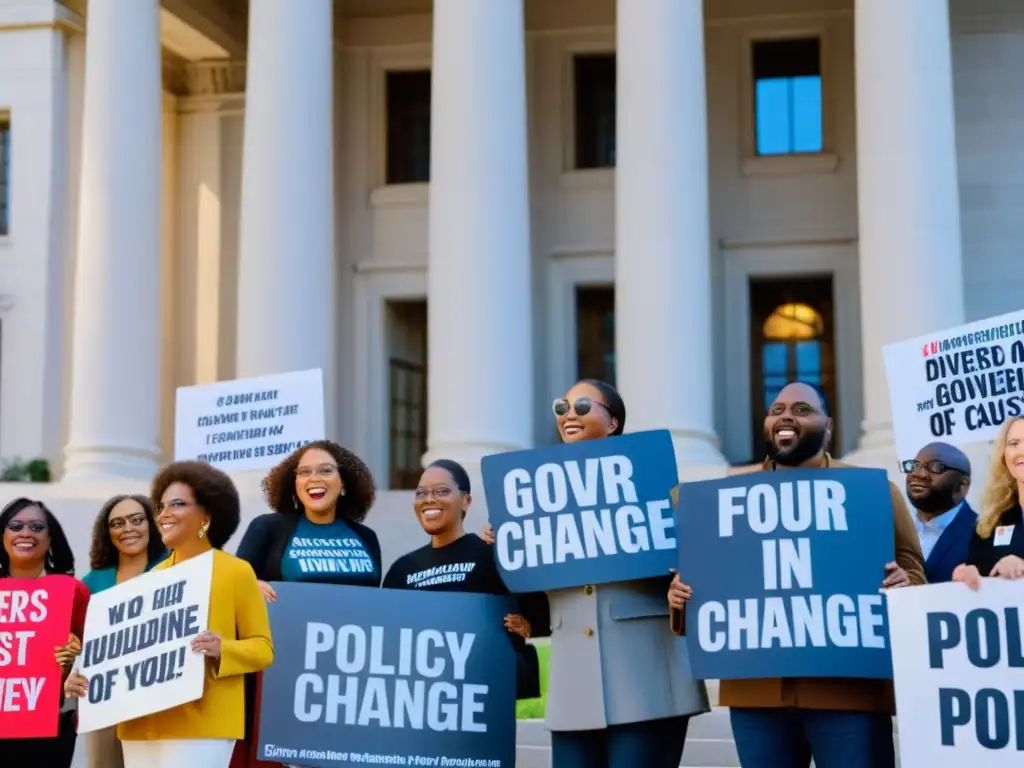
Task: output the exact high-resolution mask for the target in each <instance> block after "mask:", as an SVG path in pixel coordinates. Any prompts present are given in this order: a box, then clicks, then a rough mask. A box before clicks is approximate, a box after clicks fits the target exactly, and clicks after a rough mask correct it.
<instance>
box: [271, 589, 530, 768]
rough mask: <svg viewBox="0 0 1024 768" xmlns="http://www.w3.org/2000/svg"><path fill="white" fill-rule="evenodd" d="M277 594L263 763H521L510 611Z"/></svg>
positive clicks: (491, 600)
mask: <svg viewBox="0 0 1024 768" xmlns="http://www.w3.org/2000/svg"><path fill="white" fill-rule="evenodd" d="M274 589H275V590H277V600H276V601H275V602H273V603H271V604H270V605H269V610H270V627H271V633H272V634H273V637H274V647H275V649H276V654H275V658H274V663H273V665H272V666H271V667H270V668H269V669H267V670H266V671H265V672H264V673H263V695H262V706H261V709H260V732H259V752H258V757H259V759H261V760H273V761H279V762H283V763H285V764H296V765H304V766H323V767H324V768H332V767H333V766H345V765H349V764H352V763H369V764H378V765H384V764H386V765H453V766H454V765H494V766H508V767H509V768H511V766H513V765H514V764H515V729H516V719H515V718H516V713H515V674H516V656H515V651H514V650H513V648H512V644H511V642H510V641H509V638H508V635H507V633H506V632H505V630H504V628H503V622H502V618H503V616H504V614H505V613H506V612H507V610H508V602H507V600H505V599H503V598H500V597H496V596H493V595H477V594H469V593H453V592H421V591H412V590H409V591H406V590H391V589H367V588H366V587H351V586H336V585H328V584H301V583H296V582H286V583H275V584H274Z"/></svg>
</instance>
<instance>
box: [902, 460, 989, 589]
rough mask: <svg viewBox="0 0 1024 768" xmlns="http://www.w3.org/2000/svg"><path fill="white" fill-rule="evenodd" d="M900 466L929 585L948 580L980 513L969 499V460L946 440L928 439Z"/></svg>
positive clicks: (958, 561)
mask: <svg viewBox="0 0 1024 768" xmlns="http://www.w3.org/2000/svg"><path fill="white" fill-rule="evenodd" d="M900 468H901V469H902V470H903V471H904V472H905V473H906V475H907V498H908V499H910V503H911V504H913V505H914V510H915V515H914V526H915V527H916V528H917V538H918V541H920V543H921V553H922V554H923V555H924V573H925V576H926V577H927V578H928V581H929V583H931V584H937V583H939V582H943V581H952V580H953V570H954V569H955V568H956V567H957V566H958V565H960V563H962V562H964V560H965V559H966V557H967V547H968V546H969V545H970V543H971V536H973V535H974V527H975V526H976V525H977V524H978V514H977V513H976V512H975V511H974V510H973V509H971V505H970V504H968V503H967V492H968V491H969V490H970V488H971V462H970V461H969V460H968V458H967V456H966V455H965V454H964V452H963V451H961V450H960V449H959V448H955V447H954V446H952V445H949V444H948V443H929V444H928V445H926V446H925V447H924V448H922V449H921V450H920V451H918V453H917V457H916V458H913V459H907V460H906V461H902V462H900Z"/></svg>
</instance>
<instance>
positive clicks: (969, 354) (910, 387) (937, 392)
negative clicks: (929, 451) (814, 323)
mask: <svg viewBox="0 0 1024 768" xmlns="http://www.w3.org/2000/svg"><path fill="white" fill-rule="evenodd" d="M882 353H883V355H884V357H885V373H886V377H887V379H888V381H889V399H890V401H891V402H892V421H893V431H894V432H895V435H896V450H897V452H898V453H899V458H900V459H912V458H914V456H915V455H917V452H918V451H919V450H921V448H922V447H923V446H925V445H927V444H928V443H931V442H933V441H935V440H941V441H943V442H946V443H954V444H957V445H965V444H968V443H977V442H985V441H988V440H993V439H995V437H996V435H997V434H998V433H999V427H1000V425H1001V424H1002V423H1003V422H1004V421H1006V419H1008V418H1010V417H1013V416H1020V415H1022V414H1024V310H1022V311H1020V312H1011V313H1010V314H1007V315H1000V316H998V317H992V318H989V319H987V320H979V321H977V322H975V323H968V324H967V325H961V326H959V327H957V328H951V329H949V330H948V331H941V332H939V333H932V334H929V335H927V336H919V337H917V338H916V339H910V340H909V341H901V342H899V343H897V344H889V345H888V346H886V347H884V348H883V350H882Z"/></svg>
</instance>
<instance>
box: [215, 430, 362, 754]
mask: <svg viewBox="0 0 1024 768" xmlns="http://www.w3.org/2000/svg"><path fill="white" fill-rule="evenodd" d="M376 493H377V489H376V485H375V484H374V481H373V475H372V474H370V470H369V468H368V467H367V466H366V464H364V463H363V461H362V460H361V459H360V458H359V457H358V456H356V455H355V454H354V453H352V452H351V451H349V450H346V449H345V448H342V447H341V446H340V445H338V444H337V443H335V442H332V441H330V440H317V441H315V442H312V443H307V444H306V445H303V446H301V447H300V448H298V449H296V450H295V451H294V452H293V453H292V454H291V455H290V456H288V457H287V458H286V459H285V460H284V461H282V462H281V463H280V464H278V465H277V466H276V467H274V468H273V469H272V470H270V472H269V473H268V474H267V476H266V477H265V478H264V479H263V495H264V498H265V499H266V501H267V505H268V506H269V507H270V508H271V509H272V510H274V511H273V512H271V513H270V514H266V515H260V516H259V517H257V518H256V519H255V520H253V521H252V522H251V523H249V527H248V528H247V529H246V531H245V536H244V537H243V538H242V542H241V544H239V545H238V553H237V554H238V557H240V558H242V559H243V560H245V561H247V562H248V563H249V565H251V566H252V569H253V570H254V571H255V572H256V578H257V579H258V580H259V586H260V589H261V590H262V592H263V596H264V597H265V598H266V599H267V602H271V603H272V602H276V600H277V593H276V592H275V591H274V588H273V587H272V586H271V584H270V582H272V581H299V582H310V583H318V584H347V585H352V586H365V587H379V586H380V577H381V556H380V542H379V541H378V539H377V534H376V533H374V532H373V530H372V529H371V528H369V527H368V526H366V525H364V524H363V520H365V519H366V514H367V512H369V511H370V506H371V505H372V504H373V499H374V496H375V495H376ZM246 682H247V685H246V696H247V699H248V701H247V706H246V734H247V739H246V740H245V741H240V742H239V743H238V746H237V747H236V749H235V758H234V760H232V764H231V765H232V768H251V767H252V766H270V765H277V763H271V762H265V761H260V760H258V759H257V757H256V743H255V741H256V740H255V738H254V736H255V731H256V730H257V729H258V718H257V717H256V714H255V713H256V712H258V711H259V698H260V693H259V686H258V685H257V684H256V683H255V680H254V679H253V678H251V677H250V678H249V679H248V680H247V681H246Z"/></svg>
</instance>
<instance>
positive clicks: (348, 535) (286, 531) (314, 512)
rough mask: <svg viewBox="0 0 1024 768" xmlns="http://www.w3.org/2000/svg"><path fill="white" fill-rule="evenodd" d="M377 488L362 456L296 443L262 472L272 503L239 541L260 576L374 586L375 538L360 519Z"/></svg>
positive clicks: (377, 568) (264, 581)
mask: <svg viewBox="0 0 1024 768" xmlns="http://www.w3.org/2000/svg"><path fill="white" fill-rule="evenodd" d="M376 493H377V488H376V485H375V484H374V482H373V475H371V474H370V470H369V468H368V467H367V466H366V464H364V463H363V461H362V460H361V459H360V458H359V457H358V456H356V455H355V454H354V453H352V452H351V451H349V450H346V449H345V448H342V447H341V446H340V445H338V444H337V443H335V442H332V441H330V440H317V441H316V442H312V443H307V444H306V445H304V446H302V447H300V448H298V449H297V450H296V451H294V452H293V453H292V454H291V455H290V456H288V458H286V459H285V460H284V461H282V462H281V463H280V464H278V465H277V466H276V467H274V468H273V469H272V470H270V473H269V474H268V475H267V476H266V477H265V478H264V479H263V495H264V497H265V498H266V500H267V504H268V505H269V506H270V508H271V509H272V510H274V511H273V512H272V513H270V514H266V515H261V516H260V517H257V518H256V519H255V520H253V521H252V522H251V523H250V524H249V528H248V530H246V532H245V536H244V537H243V539H242V543H241V544H239V545H238V556H239V557H240V558H242V559H243V560H247V561H248V562H249V564H250V565H252V567H253V570H255V571H256V576H257V578H258V579H260V582H261V584H260V588H261V589H262V590H263V593H264V595H266V597H267V600H270V601H273V600H276V599H277V595H276V594H275V593H274V590H273V588H272V587H271V586H270V584H269V583H268V582H271V581H304V582H315V583H318V584H353V585H359V586H367V587H379V586H380V582H381V576H382V573H381V560H380V542H379V541H378V540H377V534H375V533H374V532H373V530H371V529H370V528H369V527H367V526H366V525H363V520H365V519H366V514H367V512H369V511H370V505H371V504H373V499H374V496H375V495H376Z"/></svg>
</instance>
